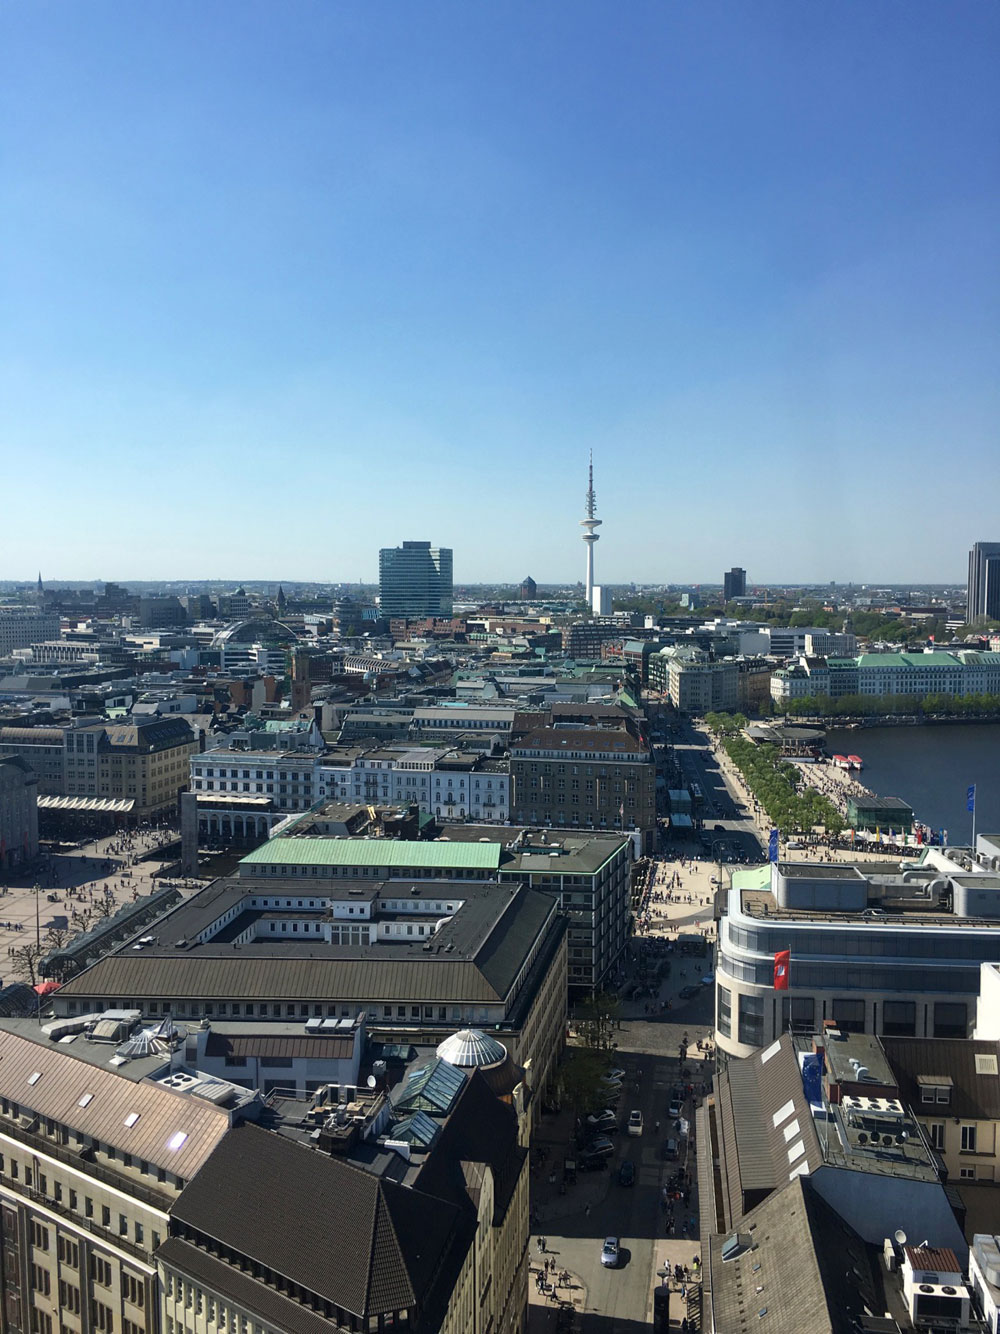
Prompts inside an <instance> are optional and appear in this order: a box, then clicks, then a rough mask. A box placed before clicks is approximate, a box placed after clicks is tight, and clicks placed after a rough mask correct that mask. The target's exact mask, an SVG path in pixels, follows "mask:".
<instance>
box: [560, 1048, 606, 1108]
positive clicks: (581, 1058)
mask: <svg viewBox="0 0 1000 1334" xmlns="http://www.w3.org/2000/svg"><path fill="white" fill-rule="evenodd" d="M606 1070H607V1059H606V1057H604V1056H603V1055H602V1053H601V1052H599V1051H598V1050H597V1049H596V1048H593V1047H568V1048H567V1049H566V1052H565V1055H564V1057H563V1062H562V1064H561V1065H560V1067H559V1101H560V1102H562V1103H565V1104H566V1105H567V1106H568V1107H571V1108H572V1109H573V1111H574V1112H575V1113H576V1114H577V1115H578V1116H580V1115H583V1114H585V1113H586V1112H593V1111H597V1110H598V1109H599V1108H600V1107H602V1106H603V1104H604V1098H605V1094H604V1090H603V1089H602V1087H601V1077H602V1076H603V1075H604V1073H605V1071H606Z"/></svg>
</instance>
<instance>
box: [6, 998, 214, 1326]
mask: <svg viewBox="0 0 1000 1334" xmlns="http://www.w3.org/2000/svg"><path fill="white" fill-rule="evenodd" d="M117 1027H118V1020H117V1019H116V1018H114V1017H112V1018H110V1019H109V1020H108V1021H107V1029H108V1036H109V1039H110V1040H106V1041H105V1042H104V1044H103V1047H102V1048H99V1050H98V1054H97V1058H96V1059H95V1060H85V1059H81V1058H80V1057H78V1056H77V1055H76V1054H75V1051H76V1047H75V1044H74V1046H73V1047H70V1048H66V1047H63V1046H60V1045H56V1044H55V1043H53V1042H51V1041H50V1040H49V1037H48V1035H47V1034H45V1033H43V1032H42V1030H41V1029H39V1027H38V1025H37V1023H34V1022H32V1021H26V1022H25V1021H18V1020H0V1242H2V1248H3V1254H4V1265H3V1271H2V1274H0V1303H2V1310H3V1319H2V1324H3V1329H4V1331H5V1332H7V1334H29V1331H31V1332H32V1334H53V1332H54V1331H57V1330H60V1331H61V1330H66V1331H70V1330H72V1331H74V1332H75V1331H97V1330H100V1331H104V1332H106V1334H111V1332H112V1331H114V1332H115V1334H117V1331H119V1330H120V1331H122V1334H159V1330H160V1328H161V1327H160V1292H159V1284H158V1281H157V1274H156V1265H155V1261H154V1259H153V1256H154V1253H155V1252H156V1251H157V1250H158V1249H159V1247H160V1245H161V1244H162V1243H163V1242H164V1241H165V1240H166V1238H167V1234H168V1232H169V1228H170V1222H169V1216H170V1211H171V1209H172V1207H173V1206H174V1204H175V1203H176V1201H177V1199H178V1197H179V1195H180V1193H181V1191H182V1190H183V1188H184V1186H185V1185H186V1184H187V1182H188V1181H190V1180H191V1179H192V1178H193V1177H194V1176H195V1175H196V1174H197V1173H198V1171H199V1170H200V1168H201V1167H202V1166H203V1164H204V1163H205V1162H206V1160H207V1159H208V1158H209V1156H210V1155H211V1153H212V1151H213V1150H214V1149H215V1148H216V1147H217V1145H218V1144H219V1143H220V1142H221V1141H222V1140H223V1139H224V1137H225V1136H226V1135H227V1134H228V1133H229V1129H230V1125H231V1121H232V1119H233V1118H232V1113H231V1112H229V1111H227V1110H224V1109H223V1108H222V1107H217V1106H214V1105H213V1104H212V1102H211V1101H206V1100H205V1098H203V1097H193V1096H191V1095H189V1094H185V1093H181V1092H178V1091H177V1090H176V1089H174V1088H172V1087H168V1086H166V1085H164V1084H159V1083H155V1082H153V1081H152V1080H150V1079H148V1078H145V1077H144V1075H143V1072H144V1070H145V1069H146V1068H148V1066H147V1065H146V1064H145V1063H144V1062H143V1061H141V1060H140V1061H134V1062H133V1061H130V1062H126V1063H125V1064H123V1065H121V1066H118V1067H112V1066H110V1065H109V1064H108V1061H109V1058H110V1057H112V1056H113V1055H114V1054H115V1051H116V1047H115V1044H114V1040H113V1035H114V1033H115V1032H116V1031H117ZM102 1057H103V1059H101V1058H102ZM157 1064H162V1058H160V1060H159V1061H158V1062H157Z"/></svg>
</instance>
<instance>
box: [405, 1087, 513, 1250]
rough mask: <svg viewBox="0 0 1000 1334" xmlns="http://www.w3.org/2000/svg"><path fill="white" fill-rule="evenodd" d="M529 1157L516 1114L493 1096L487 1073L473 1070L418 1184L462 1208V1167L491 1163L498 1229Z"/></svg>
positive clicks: (463, 1184)
mask: <svg viewBox="0 0 1000 1334" xmlns="http://www.w3.org/2000/svg"><path fill="white" fill-rule="evenodd" d="M526 1155H527V1150H526V1149H523V1148H521V1146H520V1145H519V1144H518V1142H517V1114H516V1113H515V1111H514V1109H513V1108H512V1107H510V1106H508V1105H507V1104H506V1103H504V1102H501V1101H500V1100H499V1099H498V1098H497V1097H496V1096H495V1095H494V1094H493V1093H492V1092H491V1090H490V1088H489V1085H488V1083H487V1082H486V1080H485V1079H484V1078H483V1075H482V1072H481V1071H479V1070H473V1072H472V1074H471V1075H470V1076H469V1077H468V1078H467V1079H466V1081H465V1088H464V1089H463V1090H462V1094H461V1097H460V1098H459V1101H458V1104H457V1106H456V1107H455V1108H454V1110H453V1111H452V1113H451V1115H450V1116H449V1117H448V1120H447V1121H446V1122H445V1126H444V1130H443V1131H442V1133H441V1139H440V1140H439V1141H438V1143H437V1145H436V1146H435V1149H434V1152H433V1153H432V1154H431V1156H430V1157H429V1158H428V1160H427V1162H426V1163H425V1164H424V1166H423V1168H422V1169H421V1172H420V1175H419V1176H418V1178H417V1185H418V1186H419V1187H420V1188H421V1189H422V1190H426V1191H428V1192H429V1193H430V1194H433V1195H440V1196H442V1197H443V1198H446V1199H450V1200H452V1201H453V1202H455V1203H456V1204H459V1203H461V1202H462V1201H464V1200H466V1199H467V1194H466V1183H465V1177H464V1174H463V1172H462V1164H463V1163H485V1164H488V1165H489V1167H490V1168H491V1169H492V1171H493V1179H494V1200H493V1209H494V1224H496V1223H498V1222H499V1221H500V1220H502V1219H503V1217H504V1215H505V1214H506V1212H507V1207H508V1205H509V1203H510V1200H511V1198H512V1197H513V1194H514V1191H515V1190H516V1188H517V1182H518V1178H519V1177H520V1174H521V1170H522V1167H523V1165H524V1160H525V1157H526Z"/></svg>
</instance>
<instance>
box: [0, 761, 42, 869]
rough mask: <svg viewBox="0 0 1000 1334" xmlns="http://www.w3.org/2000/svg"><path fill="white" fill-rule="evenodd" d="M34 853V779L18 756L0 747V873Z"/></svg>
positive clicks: (24, 863) (28, 859)
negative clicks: (8, 753) (7, 752)
mask: <svg viewBox="0 0 1000 1334" xmlns="http://www.w3.org/2000/svg"><path fill="white" fill-rule="evenodd" d="M37 856H38V779H37V778H36V777H35V774H34V773H33V771H32V769H31V767H30V765H29V764H28V763H27V761H26V760H22V759H21V757H20V756H18V755H4V753H3V751H2V750H0V875H6V874H8V873H9V872H10V871H12V870H13V869H14V868H15V867H18V866H27V865H29V864H30V863H31V862H33V861H34V860H35V858H36V857H37Z"/></svg>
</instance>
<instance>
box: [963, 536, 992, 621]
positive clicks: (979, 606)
mask: <svg viewBox="0 0 1000 1334" xmlns="http://www.w3.org/2000/svg"><path fill="white" fill-rule="evenodd" d="M966 615H967V616H968V619H969V620H970V621H974V620H975V619H976V617H977V616H988V617H989V618H990V620H993V621H997V620H1000V542H977V543H976V545H975V546H974V547H973V548H972V550H971V551H970V552H969V601H968V611H967V613H966Z"/></svg>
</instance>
